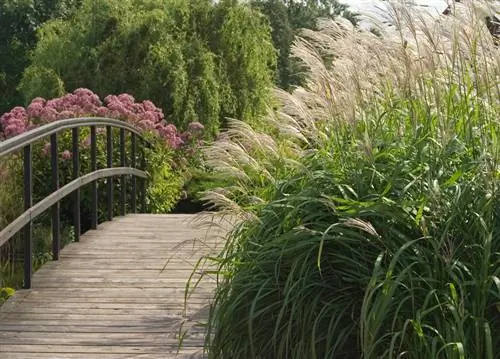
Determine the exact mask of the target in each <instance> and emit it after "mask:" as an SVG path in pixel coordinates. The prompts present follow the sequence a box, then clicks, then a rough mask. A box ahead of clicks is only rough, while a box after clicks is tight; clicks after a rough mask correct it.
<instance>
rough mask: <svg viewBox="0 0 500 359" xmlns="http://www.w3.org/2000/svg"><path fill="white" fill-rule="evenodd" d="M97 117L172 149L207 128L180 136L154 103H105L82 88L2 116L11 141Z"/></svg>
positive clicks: (127, 99) (122, 98)
mask: <svg viewBox="0 0 500 359" xmlns="http://www.w3.org/2000/svg"><path fill="white" fill-rule="evenodd" d="M96 116H98V117H108V118H115V119H121V120H124V121H126V122H128V123H130V124H132V125H134V126H136V127H137V128H139V129H141V130H144V131H147V132H151V133H153V134H154V135H156V136H157V137H158V138H161V139H162V140H164V141H165V143H166V144H167V145H168V146H169V147H171V148H172V149H179V148H180V147H182V145H183V144H184V141H185V140H188V139H191V138H192V135H193V134H199V133H200V132H202V131H203V125H202V124H200V123H199V122H195V123H192V124H190V125H189V127H188V131H187V132H186V133H184V134H181V133H179V132H178V131H177V128H176V127H175V126H174V125H173V124H168V123H167V122H166V121H165V118H164V115H163V111H162V110H161V109H159V108H158V107H156V106H155V105H154V104H153V103H152V102H151V101H148V100H146V101H143V102H136V101H135V99H134V97H133V96H131V95H129V94H121V95H118V96H115V95H108V96H106V97H105V98H104V103H103V102H102V101H101V100H100V98H99V96H97V95H96V94H94V93H93V92H92V91H91V90H89V89H84V88H80V89H77V90H75V91H74V92H73V93H70V94H66V95H64V96H62V97H59V98H55V99H52V100H45V99H43V98H40V97H37V98H35V99H34V100H33V101H31V103H30V104H29V105H28V107H27V108H24V107H20V106H18V107H15V108H13V109H12V110H11V111H10V112H7V113H5V114H4V115H2V116H1V117H0V124H1V125H2V133H1V135H2V137H3V138H9V137H13V136H16V135H19V134H21V133H23V132H25V131H27V130H29V129H31V128H34V127H37V126H39V125H42V124H46V123H49V122H53V121H56V120H61V119H68V118H76V117H96Z"/></svg>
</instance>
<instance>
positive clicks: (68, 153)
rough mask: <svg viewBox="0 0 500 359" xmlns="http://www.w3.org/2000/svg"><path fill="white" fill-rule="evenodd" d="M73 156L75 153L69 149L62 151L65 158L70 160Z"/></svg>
mask: <svg viewBox="0 0 500 359" xmlns="http://www.w3.org/2000/svg"><path fill="white" fill-rule="evenodd" d="M72 156H73V154H72V153H71V151H69V150H64V151H63V153H62V158H63V160H69V159H70V158H71V157H72Z"/></svg>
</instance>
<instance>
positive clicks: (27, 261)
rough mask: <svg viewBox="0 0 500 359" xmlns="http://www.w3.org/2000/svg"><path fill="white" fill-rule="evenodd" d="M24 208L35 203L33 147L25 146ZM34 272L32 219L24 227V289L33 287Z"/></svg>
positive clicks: (28, 207)
mask: <svg viewBox="0 0 500 359" xmlns="http://www.w3.org/2000/svg"><path fill="white" fill-rule="evenodd" d="M23 162H24V163H23V165H24V210H25V211H27V210H28V209H30V208H31V206H32V205H33V176H32V147H31V145H27V146H25V147H24V154H23ZM32 274H33V223H32V221H30V222H29V223H28V224H27V225H26V226H25V227H24V289H30V288H31V275H32Z"/></svg>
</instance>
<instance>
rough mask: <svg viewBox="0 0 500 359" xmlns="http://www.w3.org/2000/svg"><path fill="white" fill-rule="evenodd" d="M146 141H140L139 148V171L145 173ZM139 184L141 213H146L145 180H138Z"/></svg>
mask: <svg viewBox="0 0 500 359" xmlns="http://www.w3.org/2000/svg"><path fill="white" fill-rule="evenodd" d="M145 146H146V141H144V140H142V146H141V170H143V171H146V150H145V148H144V147H145ZM140 183H141V188H140V192H141V194H140V196H141V199H140V200H141V209H142V213H146V212H147V211H146V179H145V178H142V179H141V180H140Z"/></svg>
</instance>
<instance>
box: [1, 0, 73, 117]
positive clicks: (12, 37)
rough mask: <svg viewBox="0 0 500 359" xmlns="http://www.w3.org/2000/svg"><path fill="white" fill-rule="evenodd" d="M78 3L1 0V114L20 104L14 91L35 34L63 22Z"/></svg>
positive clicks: (48, 0) (26, 63) (46, 0)
mask: <svg viewBox="0 0 500 359" xmlns="http://www.w3.org/2000/svg"><path fill="white" fill-rule="evenodd" d="M79 3H80V0H36V1H35V0H2V1H1V2H0V113H3V112H6V111H7V110H9V109H10V108H11V107H13V106H14V105H19V104H20V103H21V102H22V100H21V97H20V95H19V93H18V92H17V90H16V87H17V84H18V82H19V80H20V78H21V75H22V73H23V71H24V69H25V67H26V66H27V65H28V63H29V59H28V53H29V51H30V50H31V49H32V48H33V47H34V46H35V44H36V31H37V30H38V28H39V27H40V26H41V24H42V23H44V22H45V21H47V20H49V19H52V18H66V17H68V16H69V15H70V14H71V13H72V11H73V10H74V9H75V8H76V7H77V5H78V4H79Z"/></svg>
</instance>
